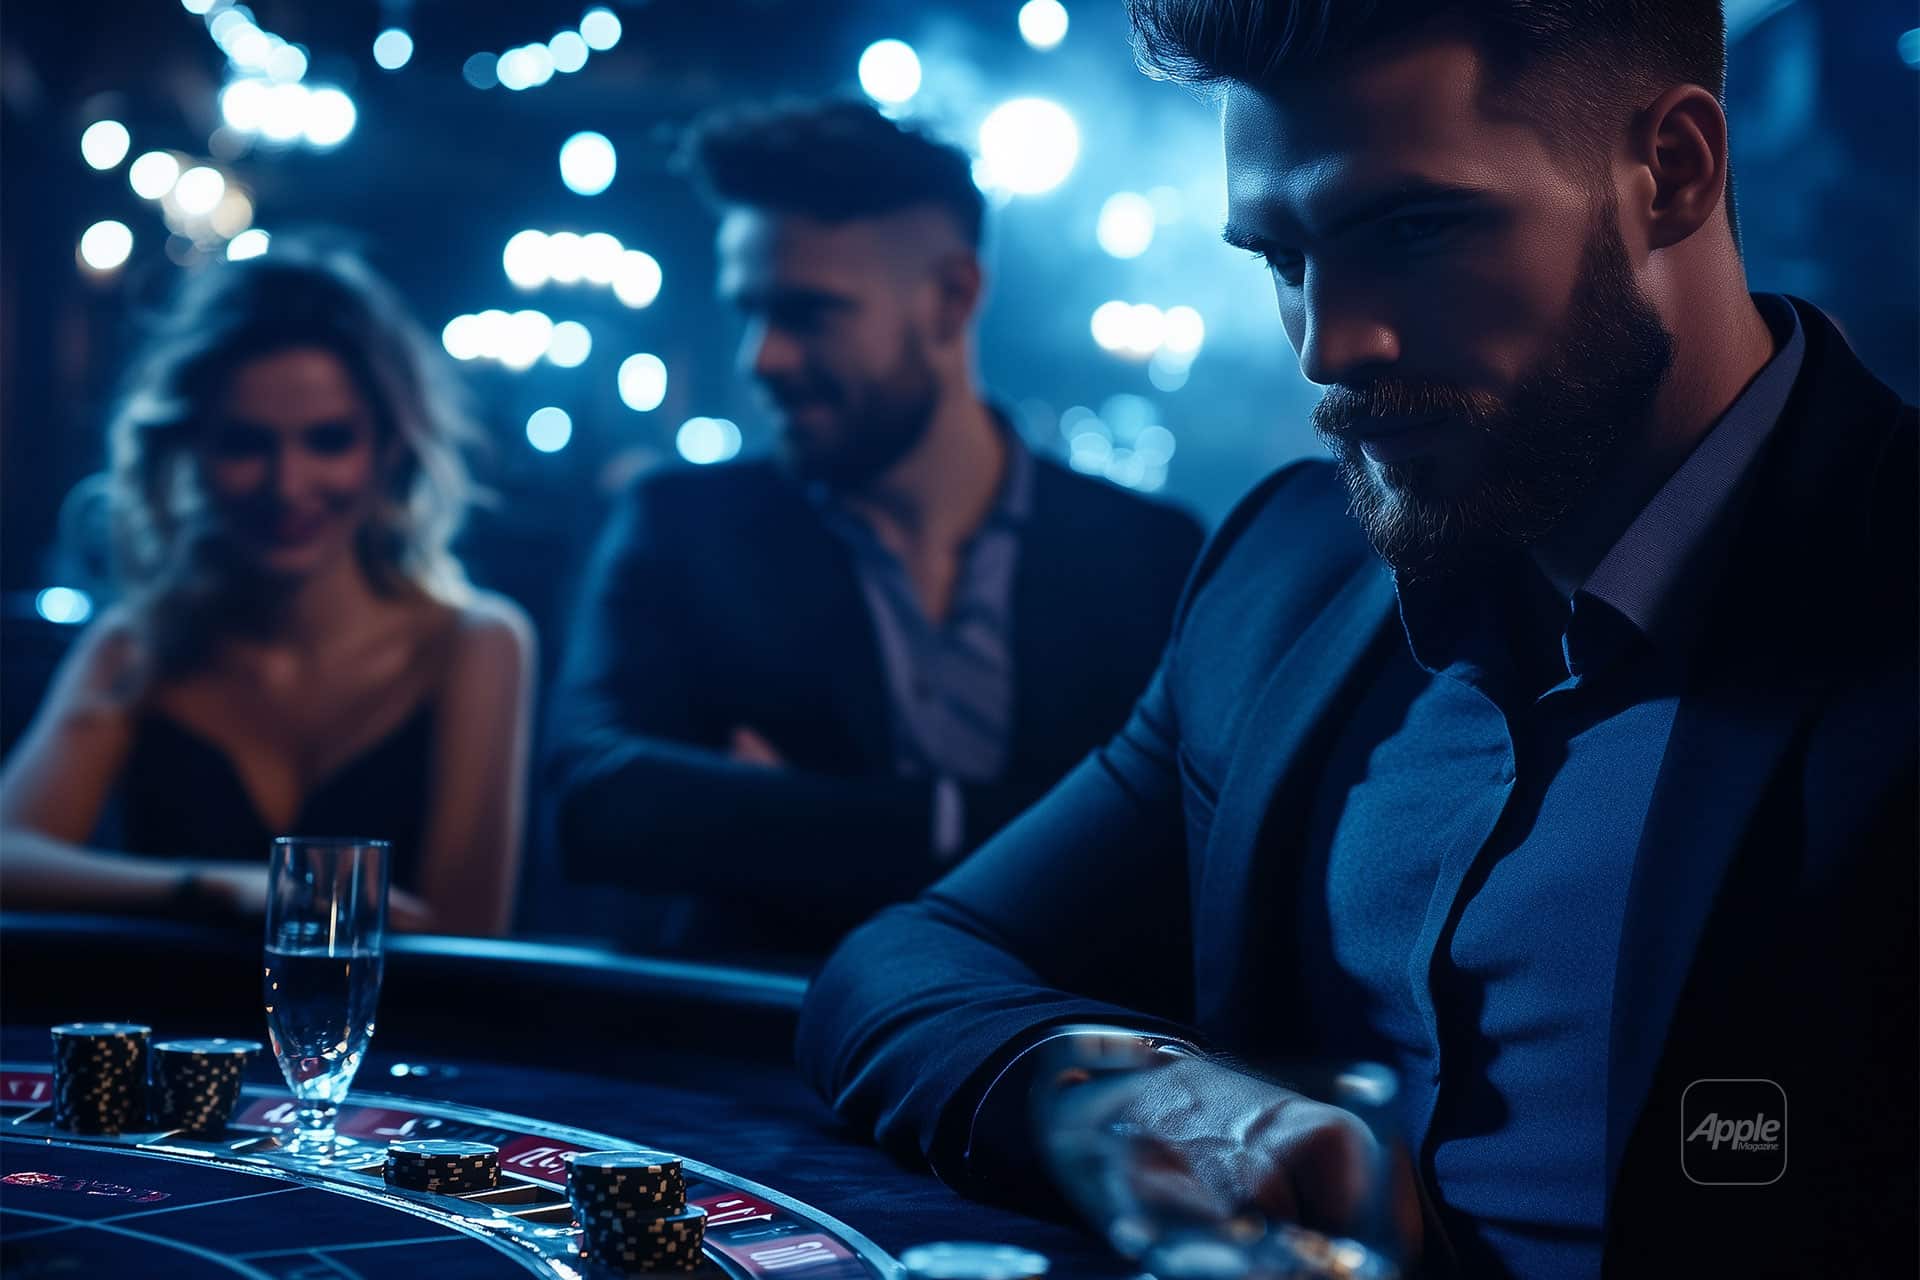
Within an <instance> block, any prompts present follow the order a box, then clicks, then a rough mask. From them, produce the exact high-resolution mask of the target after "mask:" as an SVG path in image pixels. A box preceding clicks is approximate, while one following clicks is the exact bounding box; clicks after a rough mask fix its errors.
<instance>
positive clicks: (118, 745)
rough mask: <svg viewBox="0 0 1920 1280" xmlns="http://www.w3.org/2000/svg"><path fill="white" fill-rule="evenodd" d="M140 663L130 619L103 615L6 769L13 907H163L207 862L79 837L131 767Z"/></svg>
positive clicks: (6, 857)
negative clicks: (101, 845)
mask: <svg viewBox="0 0 1920 1280" xmlns="http://www.w3.org/2000/svg"><path fill="white" fill-rule="evenodd" d="M141 668H142V659H141V656H140V643H139V640H138V639H137V637H136V635H135V633H134V629H133V627H132V625H131V623H130V622H129V620H128V619H127V618H126V617H125V615H124V614H113V613H110V614H107V615H106V616H104V617H102V618H101V619H100V621H99V622H97V623H95V624H94V626H92V627H91V628H89V629H88V630H87V632H86V633H85V634H84V635H82V636H81V637H80V639H79V641H78V642H77V643H76V644H75V645H74V647H73V649H72V650H71V651H70V652H69V653H68V654H67V656H66V659H65V660H64V661H63V662H62V663H61V664H60V670H59V671H58V672H57V673H56V674H55V675H54V679H53V683H52V685H51V687H50V688H49V689H48V691H47V696H46V699H45V700H44V701H43V702H42V703H41V705H40V711H39V714H38V715H36V716H35V717H34V720H33V723H32V724H31V725H30V726H28V728H27V732H26V736H25V737H23V738H22V739H21V740H20V743H19V745H18V746H17V747H16V748H15V749H14V752H13V755H12V757H11V758H10V759H9V760H8V761H7V763H6V767H5V768H4V769H0V901H4V903H5V905H6V906H7V907H9V908H24V909H27V910H43V911H46V910H54V911H58V910H69V911H87V910H94V911H154V910H160V909H163V908H165V907H167V906H168V905H169V903H170V902H171V901H172V900H174V899H175V898H176V897H178V896H181V895H182V889H183V886H187V888H188V889H189V891H191V889H192V885H191V883H190V880H189V878H190V877H191V876H193V875H194V874H195V873H196V872H199V871H202V870H203V869H204V868H203V867H202V865H201V864H197V863H182V862H175V861H171V860H169V861H166V862H160V861H155V860H152V859H147V858H140V857H135V856H130V855H127V854H121V853H109V852H105V851H102V850H98V849H88V848H84V847H82V845H81V842H82V841H84V840H85V839H86V838H87V836H88V835H89V834H90V833H91V832H92V831H93V828H94V826H95V824H96V823H97V822H98V821H99V819H100V811H101V809H102V808H103V807H104V806H105V805H106V802H107V796H108V795H109V793H111V791H112V790H113V786H114V783H115V782H117V781H118V780H119V777H120V771H121V770H122V769H123V768H125V766H126V761H127V752H128V750H129V749H130V748H131V747H132V745H133V726H134V714H135V712H134V709H135V705H136V703H137V702H138V699H139V689H140V687H141V684H142V680H143V677H142V675H141ZM202 887H203V888H205V889H206V890H207V891H208V892H212V893H221V892H223V891H225V890H227V889H237V888H239V887H240V886H231V885H226V884H225V883H222V884H221V885H219V886H215V885H213V884H206V885H204V886H202Z"/></svg>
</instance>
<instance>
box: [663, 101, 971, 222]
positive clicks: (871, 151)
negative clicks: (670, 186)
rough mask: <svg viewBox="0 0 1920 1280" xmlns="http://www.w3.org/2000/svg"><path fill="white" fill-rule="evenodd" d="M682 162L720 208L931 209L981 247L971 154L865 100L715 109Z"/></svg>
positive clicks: (840, 216)
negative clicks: (937, 211) (942, 215)
mask: <svg viewBox="0 0 1920 1280" xmlns="http://www.w3.org/2000/svg"><path fill="white" fill-rule="evenodd" d="M681 156H682V162H683V164H685V165H686V166H687V167H688V168H690V169H691V170H692V172H693V176H694V180H695V182H696V183H697V184H698V186H699V187H700V188H701V190H702V191H703V192H704V193H705V195H706V196H707V198H708V199H709V200H711V201H712V202H714V203H715V204H717V205H721V206H723V207H724V206H742V205H743V206H745V207H747V208H749V209H760V210H766V211H769V212H774V213H794V214H800V215H803V216H805V217H810V218H818V219H819V220H820V221H822V222H849V221H852V220H854V219H856V218H872V217H880V216H883V215H885V214H890V213H899V212H901V211H903V210H907V209H916V208H924V207H929V206H930V207H933V208H937V209H939V210H941V211H942V212H944V213H945V214H946V215H947V216H948V217H950V218H951V219H952V220H953V223H954V226H955V228H956V229H957V230H958V231H959V232H960V234H961V235H962V236H964V237H965V238H966V241H967V243H968V244H970V245H972V246H973V247H974V248H976V249H977V248H979V246H980V234H981V228H982V224H983V222H984V220H985V214H986V201H985V200H984V199H983V198H982V196H981V194H980V189H979V188H978V187H977V186H975V185H974V182H973V162H972V161H971V160H970V159H969V158H968V157H967V154H966V152H964V151H962V150H960V148H958V147H956V146H953V145H951V144H949V143H945V142H941V141H939V140H937V139H935V138H933V137H931V136H929V135H927V134H925V133H922V132H920V131H919V130H917V129H913V128H909V127H906V126H903V125H900V124H896V123H895V122H894V121H892V120H889V119H887V117H885V116H883V115H881V114H880V113H879V112H878V111H876V110H874V109H873V108H872V107H870V106H867V105H866V104H865V103H860V102H852V101H841V100H834V101H826V102H783V103H775V104H772V105H767V106H756V107H748V108H739V109H732V110H727V111H724V112H718V113H715V114H713V115H709V116H707V117H705V118H703V119H702V120H700V121H699V122H697V123H696V124H695V125H694V127H693V128H692V130H691V131H689V133H688V136H687V139H686V143H685V146H684V148H683V150H682V153H681Z"/></svg>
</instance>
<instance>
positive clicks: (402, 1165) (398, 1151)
mask: <svg viewBox="0 0 1920 1280" xmlns="http://www.w3.org/2000/svg"><path fill="white" fill-rule="evenodd" d="M386 1177H387V1184H388V1185H389V1186H394V1187H400V1188H403V1189H405V1190H407V1191H431V1192H433V1193H434V1194H436V1195H443V1196H458V1195H466V1194H467V1193H469V1192H473V1191H491V1190H492V1189H493V1188H495V1187H497V1186H499V1185H500V1148H498V1147H496V1146H493V1145H491V1144H490V1143H485V1142H451V1141H447V1140H445V1139H440V1138H431V1139H427V1140H425V1141H420V1142H395V1143H393V1144H391V1145H390V1146H388V1148H387V1169H386Z"/></svg>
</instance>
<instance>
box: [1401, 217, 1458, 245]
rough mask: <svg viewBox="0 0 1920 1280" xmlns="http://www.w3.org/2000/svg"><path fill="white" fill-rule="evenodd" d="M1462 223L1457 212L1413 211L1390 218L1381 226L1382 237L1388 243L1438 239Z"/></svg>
mask: <svg viewBox="0 0 1920 1280" xmlns="http://www.w3.org/2000/svg"><path fill="white" fill-rule="evenodd" d="M1459 223H1460V218H1459V216H1458V215H1456V214H1449V213H1413V214H1408V215H1407V216H1405V217H1402V218H1394V219H1391V220H1389V221H1388V222H1387V223H1385V224H1384V225H1383V226H1382V227H1381V238H1382V239H1384V240H1385V241H1386V242H1387V243H1388V244H1396V245H1414V244H1421V243H1424V242H1426V241H1428V240H1434V239H1438V238H1439V237H1440V236H1442V235H1444V234H1445V233H1446V232H1448V231H1450V230H1452V229H1453V228H1454V227H1455V226H1458V225H1459Z"/></svg>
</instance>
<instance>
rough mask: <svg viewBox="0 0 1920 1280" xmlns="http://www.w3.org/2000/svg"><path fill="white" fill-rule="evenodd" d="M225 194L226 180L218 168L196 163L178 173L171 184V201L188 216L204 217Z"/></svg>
mask: <svg viewBox="0 0 1920 1280" xmlns="http://www.w3.org/2000/svg"><path fill="white" fill-rule="evenodd" d="M226 194H227V180H226V178H224V177H222V176H221V173H220V171H219V170H218V169H215V168H212V167H210V166H208V165H204V164H203V165H196V166H194V167H193V168H191V169H189V170H187V171H186V172H185V173H183V174H181V175H180V180H179V181H178V182H176V183H174V184H173V202H174V203H175V204H177V205H179V206H180V212H182V213H184V214H186V215H187V216H188V217H190V218H204V217H205V216H206V215H208V214H210V213H212V212H213V211H214V210H215V209H216V208H218V207H219V204H220V197H222V196H224V195H226Z"/></svg>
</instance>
